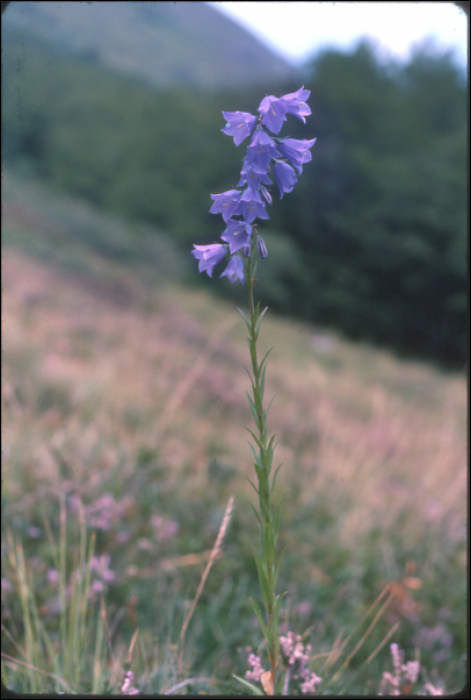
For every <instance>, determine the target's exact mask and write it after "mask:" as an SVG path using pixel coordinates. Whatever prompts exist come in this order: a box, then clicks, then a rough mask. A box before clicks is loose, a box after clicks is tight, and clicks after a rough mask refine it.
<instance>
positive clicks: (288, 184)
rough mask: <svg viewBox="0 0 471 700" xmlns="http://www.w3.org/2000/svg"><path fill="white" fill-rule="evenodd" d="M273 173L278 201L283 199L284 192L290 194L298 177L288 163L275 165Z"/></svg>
mask: <svg viewBox="0 0 471 700" xmlns="http://www.w3.org/2000/svg"><path fill="white" fill-rule="evenodd" d="M273 171H274V173H275V180H276V184H277V185H278V188H279V190H280V199H283V195H284V194H285V193H286V192H291V190H292V189H293V187H294V186H295V184H296V183H297V181H298V177H297V175H296V173H295V172H294V170H293V168H292V167H291V165H288V163H283V162H278V163H275V166H274V168H273Z"/></svg>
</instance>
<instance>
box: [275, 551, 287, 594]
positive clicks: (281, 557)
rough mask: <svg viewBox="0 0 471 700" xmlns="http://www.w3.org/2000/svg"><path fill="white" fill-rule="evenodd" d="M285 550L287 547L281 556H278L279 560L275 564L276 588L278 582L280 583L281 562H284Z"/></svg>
mask: <svg viewBox="0 0 471 700" xmlns="http://www.w3.org/2000/svg"><path fill="white" fill-rule="evenodd" d="M285 552H286V547H285V548H284V549H283V551H282V552H281V554H280V556H279V557H278V561H277V563H276V566H275V573H274V574H273V588H276V584H277V583H278V576H279V575H280V571H281V564H282V562H283V558H284V556H285Z"/></svg>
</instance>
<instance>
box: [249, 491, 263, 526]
mask: <svg viewBox="0 0 471 700" xmlns="http://www.w3.org/2000/svg"><path fill="white" fill-rule="evenodd" d="M250 483H251V484H252V482H250ZM252 486H253V484H252ZM254 489H255V486H254ZM255 490H257V489H255ZM250 505H251V506H252V504H250ZM252 510H253V512H254V513H255V517H256V518H257V520H258V524H259V525H260V527H261V528H262V527H263V524H262V519H261V518H260V515H259V514H258V513H257V511H256V510H255V508H254V507H253V506H252Z"/></svg>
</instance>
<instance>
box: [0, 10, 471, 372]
mask: <svg viewBox="0 0 471 700" xmlns="http://www.w3.org/2000/svg"><path fill="white" fill-rule="evenodd" d="M26 4H27V5H28V3H26ZM120 4H121V3H120ZM34 5H35V7H36V5H38V6H39V5H41V6H42V5H43V3H34ZM45 5H47V3H45ZM50 5H54V6H56V5H60V3H50ZM69 5H71V3H66V4H64V6H66V7H69ZM99 5H100V8H102V6H103V7H104V6H105V4H104V3H99ZM108 5H109V3H107V4H106V6H107V7H108ZM122 5H126V6H127V5H132V6H133V7H134V5H138V3H122ZM143 5H145V6H146V7H147V9H148V10H150V7H151V6H152V7H154V4H150V3H143ZM190 5H191V4H185V7H189V6H190ZM166 6H167V5H166ZM168 6H169V7H170V6H172V7H173V5H171V4H169V5H168ZM191 6H192V5H191ZM202 7H203V6H202ZM204 7H205V6H204ZM206 9H207V10H208V11H209V9H210V8H206V7H205V11H206ZM100 11H101V10H100ZM127 11H129V12H131V9H130V8H128V10H127ZM133 11H134V10H133ZM7 12H9V9H8V10H7ZM136 12H137V14H139V12H140V11H139V12H138V11H137V10H136ZM110 17H111V14H110ZM169 21H170V20H169ZM229 24H230V25H231V23H230V22H229ZM172 26H173V27H175V28H176V26H177V25H176V24H173V25H172ZM231 26H232V25H231ZM210 29H211V31H212V32H213V33H212V35H211V36H213V39H214V40H213V39H212V40H208V41H206V40H205V41H203V42H200V46H199V48H198V50H197V49H196V48H191V42H190V41H189V40H188V42H187V41H186V39H185V34H184V33H181V34H180V35H179V36H180V39H179V40H178V41H177V42H176V43H177V45H179V46H183V45H185V46H186V47H187V48H188V53H185V55H184V57H183V62H184V64H185V65H186V66H187V67H188V70H190V64H191V66H192V68H191V70H195V71H197V72H198V71H199V68H198V65H202V64H199V63H198V61H199V58H198V57H199V56H200V54H201V53H202V54H205V56H206V58H205V60H208V61H212V62H214V61H215V54H214V52H213V48H214V46H217V45H218V44H217V42H218V41H219V39H218V38H217V36H216V35H217V34H218V31H216V29H217V27H216V25H211V27H210V26H209V25H208V26H207V30H208V31H209V30H210ZM2 30H3V36H2V39H3V85H2V101H3V107H4V108H3V124H2V125H3V137H4V138H3V162H4V165H5V166H7V167H8V168H9V169H11V170H14V171H16V172H17V173H19V174H21V175H22V176H25V175H27V176H28V177H30V178H36V179H38V178H39V179H40V180H42V181H43V182H44V183H47V184H48V185H49V186H50V187H52V188H53V189H56V190H58V191H62V192H65V193H69V194H72V195H75V196H79V197H81V198H84V199H86V200H88V201H89V202H91V203H92V204H94V205H95V206H97V207H100V208H103V209H104V210H108V211H111V212H114V213H115V214H117V215H119V216H122V217H125V218H127V219H128V220H130V221H138V222H140V223H142V224H146V225H150V226H152V227H154V228H157V229H159V230H160V231H161V232H163V234H162V235H164V236H165V235H166V236H168V237H169V238H171V239H172V245H174V244H176V245H177V247H178V248H179V251H180V254H181V255H182V256H183V257H184V258H185V259H187V260H190V261H191V262H194V261H193V260H192V258H191V257H190V250H191V247H192V244H193V243H210V242H214V241H215V240H217V239H218V237H219V235H220V234H221V233H222V227H221V223H222V222H221V220H220V217H219V216H218V217H215V216H213V215H211V214H209V208H210V205H211V199H210V193H216V192H222V191H224V190H227V189H230V188H232V187H234V186H235V185H236V183H237V181H238V175H239V171H240V163H241V159H242V158H243V156H244V150H245V145H244V144H243V145H242V146H241V147H240V148H239V149H236V148H234V145H233V142H232V140H231V139H228V138H227V136H226V135H224V134H222V133H221V131H220V130H221V128H222V127H223V126H224V119H223V117H222V114H221V112H222V110H228V111H234V110H243V111H249V112H254V111H255V110H256V108H257V106H258V105H259V103H260V100H261V98H262V97H263V96H264V95H265V94H270V93H273V94H275V95H281V94H283V93H284V92H290V91H293V90H296V89H297V88H299V87H300V84H301V82H302V81H301V80H300V79H298V78H296V79H286V80H283V81H280V80H278V78H280V79H281V75H282V74H281V73H279V72H278V71H277V70H276V71H275V73H276V76H275V75H273V76H272V79H271V80H268V79H267V81H266V82H264V83H263V86H256V85H254V83H253V81H249V80H248V79H247V80H246V81H245V82H244V81H242V82H243V85H244V87H243V89H242V86H241V83H236V82H235V81H233V80H232V79H230V73H229V72H227V71H229V69H228V68H227V70H226V68H225V67H224V64H223V63H220V66H219V67H220V68H221V74H222V75H224V76H226V77H227V79H226V80H225V81H224V82H225V86H224V88H221V89H220V90H217V91H216V90H215V91H210V92H205V91H202V90H201V82H198V78H197V76H196V74H195V75H194V78H192V80H193V82H191V84H185V85H183V84H182V81H181V80H180V81H178V80H177V79H176V78H175V80H173V82H171V83H167V84H166V86H165V87H163V86H161V87H160V88H159V89H156V88H155V87H154V88H150V87H149V86H148V84H146V82H145V79H144V77H143V76H142V75H141V76H139V79H138V80H136V79H131V78H130V77H129V75H130V73H131V71H130V70H128V71H127V72H128V75H127V76H124V75H123V74H122V72H121V73H119V72H118V70H117V65H118V64H115V66H114V67H113V69H111V68H109V67H108V68H106V67H104V63H105V60H104V59H103V60H102V59H101V58H100V61H98V59H97V57H96V56H95V57H94V58H93V60H92V59H91V57H90V54H87V53H86V52H84V51H82V52H81V53H80V52H79V51H78V49H77V48H74V49H72V48H70V50H68V51H65V49H64V46H65V45H67V46H69V44H68V39H67V32H66V31H65V30H64V32H63V34H62V37H63V38H62V45H61V47H59V44H58V43H57V41H56V43H55V44H54V42H52V43H47V42H45V40H44V37H43V39H41V38H38V37H35V38H34V37H33V36H32V35H31V34H29V35H28V37H27V36H26V34H23V35H22V34H21V33H18V28H17V29H15V30H13V28H12V27H10V25H8V24H7V23H6V22H5V21H4V22H3V26H2ZM56 30H57V36H59V35H60V32H61V31H62V29H61V28H60V27H59V26H57V27H56ZM22 31H23V30H22ZM44 31H45V30H44ZM67 31H72V30H71V29H69V30H67ZM91 31H92V30H91V29H90V32H91ZM116 31H117V30H115V29H110V32H109V34H110V37H111V36H117V34H116ZM175 31H176V29H175ZM240 31H242V30H239V29H237V32H240ZM87 32H88V29H87V30H86V31H85V29H84V30H83V32H81V33H80V32H79V34H80V35H81V36H85V35H86V36H87V37H88V34H87ZM104 34H106V35H107V38H106V40H105V39H103V44H104V45H107V44H108V42H111V38H110V37H108V32H107V31H106V32H104ZM76 36H78V34H77V35H76ZM133 36H134V33H133ZM201 36H207V35H206V34H204V35H201ZM234 36H235V35H234ZM237 36H238V34H237ZM237 36H235V39H234V41H235V43H236V45H237V46H239V48H240V47H241V46H242V44H240V43H239V39H238V38H237ZM247 38H248V41H249V42H252V43H253V45H254V46H255V45H256V44H255V42H254V41H253V39H252V38H251V37H249V36H248V35H247ZM91 40H92V39H91V38H90V39H89V40H88V39H87V41H90V42H91ZM149 41H151V40H150V39H149ZM158 43H159V42H158V41H156V42H155V44H156V45H157V44H158ZM87 45H88V44H87ZM117 45H119V41H118V43H117V44H115V46H117ZM143 45H144V39H143V43H142V46H143ZM149 45H150V44H149ZM70 46H71V47H74V46H75V47H76V44H74V42H73V41H72V43H71V44H70ZM226 49H227V51H229V50H231V51H232V50H234V51H236V49H237V47H234V48H233V49H229V45H227V46H226ZM87 50H88V49H87ZM103 51H105V49H103ZM124 54H125V52H124V50H123V58H122V60H123V61H124ZM151 54H152V55H154V53H153V51H152V52H151ZM135 55H136V56H137V54H135ZM155 55H157V54H155ZM166 55H167V56H168V59H169V61H170V59H171V56H172V51H171V50H170V49H168V51H167V52H166ZM136 60H137V59H136ZM217 62H218V61H217V60H216V63H217ZM142 63H143V64H144V63H145V61H144V60H142ZM129 65H130V64H129ZM257 65H258V63H257ZM273 65H274V66H275V64H273ZM225 71H226V72H225ZM202 72H203V73H204V70H203V71H202ZM189 76H190V73H188V74H187V77H188V80H190V77H189ZM174 77H175V76H174ZM275 77H276V78H277V80H275ZM303 82H304V84H305V87H306V88H308V89H309V90H311V98H310V101H309V102H310V105H311V108H312V110H313V114H312V117H310V118H309V120H308V122H307V124H305V125H304V124H302V123H301V122H300V121H299V120H296V119H292V120H290V121H289V122H288V123H287V125H286V129H285V130H283V132H282V134H283V135H290V136H292V137H295V138H313V137H314V136H316V137H317V142H316V145H315V147H314V149H313V160H312V162H311V163H309V164H307V165H306V167H305V169H304V172H303V175H302V177H301V178H300V180H299V183H298V185H297V186H296V188H295V189H294V191H293V192H292V193H290V194H289V195H288V196H286V197H285V198H283V201H282V202H281V203H280V202H279V201H278V200H277V197H276V196H275V197H274V203H273V205H272V207H271V208H270V221H269V222H266V223H264V225H263V236H264V238H265V240H266V243H267V246H268V251H269V259H268V261H267V264H265V265H264V267H263V272H262V269H260V273H261V274H260V282H259V294H260V296H261V301H262V303H264V304H267V305H269V306H270V308H271V309H272V310H274V311H278V312H279V313H282V314H289V315H290V316H292V317H293V316H295V317H298V318H302V319H305V320H308V321H311V322H314V323H316V324H319V325H323V326H326V327H332V328H335V329H337V330H340V331H341V332H342V333H344V334H345V335H348V336H350V337H353V338H361V339H365V340H368V341H370V342H374V343H377V344H380V345H384V346H389V347H391V348H394V349H395V350H396V351H398V352H401V353H406V354H408V355H412V356H414V357H418V358H426V359H432V360H434V361H438V362H440V363H443V364H446V365H450V366H454V367H459V368H462V367H463V363H464V362H465V358H466V327H467V295H466V256H467V196H468V194H467V193H468V178H467V152H468V149H467V145H468V144H467V84H466V76H465V75H464V73H463V71H462V70H461V69H460V68H459V67H458V66H456V65H455V64H454V62H453V58H452V56H450V55H448V54H437V53H435V52H434V50H433V48H431V47H429V46H427V45H424V46H422V47H419V48H418V49H417V50H416V53H415V54H414V55H413V56H412V58H411V59H410V61H409V62H408V63H407V64H405V65H399V64H395V63H393V62H391V63H385V62H381V61H379V60H378V58H377V57H376V55H375V53H374V50H373V49H372V48H371V47H370V46H369V45H368V44H361V45H359V46H358V47H357V48H356V49H354V50H352V51H351V52H350V53H341V52H338V51H326V52H323V53H322V54H320V55H318V56H316V57H315V58H314V59H313V60H312V62H311V63H310V65H308V66H306V71H305V78H304V80H303ZM214 84H215V83H213V85H214ZM228 85H230V86H231V88H230V89H229V88H228V87H227V86H228ZM238 85H239V86H240V87H238ZM274 194H275V195H276V194H277V191H274ZM134 244H135V245H137V246H138V245H140V240H139V237H138V236H136V239H135V242H134ZM187 278H188V281H191V283H192V284H198V285H202V286H204V285H206V284H207V283H208V282H209V283H210V286H211V289H213V290H214V291H215V292H216V293H217V294H219V295H220V294H228V295H231V297H232V298H235V299H237V300H238V301H240V299H241V295H242V294H243V289H242V288H241V287H240V286H239V287H237V286H234V287H231V286H230V285H228V284H227V281H226V280H223V281H220V280H218V279H217V278H215V279H214V280H211V281H210V280H208V279H207V278H206V277H205V276H204V277H203V276H202V275H198V273H197V271H196V264H194V265H193V267H192V268H191V271H190V272H189V273H188V276H187Z"/></svg>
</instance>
